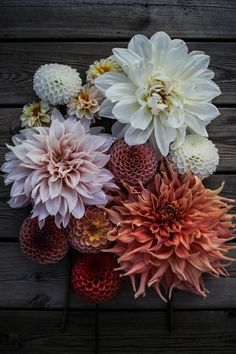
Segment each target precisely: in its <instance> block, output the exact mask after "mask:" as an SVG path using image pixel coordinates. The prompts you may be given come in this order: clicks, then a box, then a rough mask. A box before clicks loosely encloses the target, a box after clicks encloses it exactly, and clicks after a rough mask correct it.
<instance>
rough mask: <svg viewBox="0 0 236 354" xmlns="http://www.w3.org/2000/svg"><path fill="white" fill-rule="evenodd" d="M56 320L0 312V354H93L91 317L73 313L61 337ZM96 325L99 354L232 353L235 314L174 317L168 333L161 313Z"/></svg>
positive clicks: (114, 317) (54, 314) (41, 314)
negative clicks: (171, 328) (170, 331)
mask: <svg viewBox="0 0 236 354" xmlns="http://www.w3.org/2000/svg"><path fill="white" fill-rule="evenodd" d="M60 318H61V313H60V312H58V311H27V312H24V311H6V310H4V311H2V312H1V321H0V334H1V336H0V350H1V354H11V353H12V354H13V353H17V354H32V353H35V354H48V353H52V351H53V352H56V353H58V354H62V353H63V354H64V353H66V354H67V353H68V354H74V353H83V354H93V353H95V336H94V327H95V320H94V319H95V314H94V313H93V312H86V311H83V312H79V311H78V312H77V311H73V312H71V313H70V314H69V321H68V327H67V330H66V332H64V333H61V332H60V330H59V323H60ZM98 324H99V328H98V329H99V332H98V334H99V338H98V352H99V353H102V354H106V353H107V354H108V353H109V354H111V353H112V354H113V353H114V354H115V353H122V354H130V353H142V354H154V353H155V354H156V353H157V352H158V353H159V352H161V353H168V354H174V353H181V354H191V353H203V354H208V353H219V354H222V353H227V354H233V353H235V347H236V332H235V325H236V316H235V311H199V312H196V311H187V312H186V311H178V312H175V328H174V331H173V332H172V333H169V332H168V329H167V314H166V312H165V311H153V312H140V311H138V312H128V311H119V312H100V313H99V317H98ZM157 350H158V351H157Z"/></svg>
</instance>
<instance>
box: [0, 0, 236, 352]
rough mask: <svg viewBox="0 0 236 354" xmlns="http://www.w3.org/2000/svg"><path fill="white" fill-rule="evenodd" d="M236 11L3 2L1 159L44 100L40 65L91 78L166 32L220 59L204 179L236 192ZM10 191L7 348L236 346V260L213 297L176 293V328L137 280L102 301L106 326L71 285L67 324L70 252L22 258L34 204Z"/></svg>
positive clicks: (188, 4)
mask: <svg viewBox="0 0 236 354" xmlns="http://www.w3.org/2000/svg"><path fill="white" fill-rule="evenodd" d="M235 20H236V1H235V0H207V1H206V0H167V1H166V0H160V1H154V0H146V1H144V0H106V1H105V0H91V1H89V0H41V1H38V0H11V1H9V0H1V1H0V164H1V163H2V161H3V156H4V153H5V151H6V148H5V143H6V142H10V140H11V136H12V134H14V133H15V132H16V131H17V129H18V125H19V115H20V112H21V110H22V105H24V104H26V103H28V102H32V101H33V100H34V99H35V98H36V97H35V95H34V93H33V90H32V78H33V74H34V71H35V70H36V69H37V68H38V67H39V66H40V65H42V64H44V63H49V62H58V63H63V64H68V65H71V66H73V67H75V68H77V69H78V70H79V71H80V72H81V75H82V77H84V72H85V71H86V70H87V68H88V65H89V64H91V63H92V62H93V61H94V60H95V59H98V58H102V57H107V56H108V55H110V53H111V49H112V48H113V47H119V46H120V47H125V46H126V45H127V41H128V40H129V38H130V37H131V36H132V35H134V34H136V33H143V34H145V35H148V36H150V35H152V34H153V33H154V32H156V31H159V30H163V31H166V32H168V33H169V34H170V35H171V36H172V37H178V38H183V39H185V40H186V41H187V42H188V45H189V48H190V50H203V51H205V52H206V53H207V54H209V55H210V56H211V68H212V70H213V71H215V73H216V75H215V81H216V82H217V83H218V84H219V86H220V88H221V90H222V95H221V96H220V97H218V98H217V99H216V100H215V103H216V105H217V106H218V107H219V109H220V111H221V117H219V118H218V119H216V120H214V121H213V122H212V124H210V125H209V127H208V131H209V135H210V138H211V139H212V140H213V141H214V142H215V143H216V145H217V146H218V148H219V153H220V157H221V160H220V166H219V167H218V170H217V173H216V174H215V175H213V176H212V177H210V178H209V179H207V180H206V181H205V185H206V186H207V187H209V188H217V187H219V185H220V184H221V182H222V181H223V180H225V187H224V191H223V193H222V194H223V195H225V196H227V197H230V198H235V199H236V26H235ZM104 122H105V123H104V124H105V125H106V126H107V127H109V124H110V121H109V120H106V121H104ZM8 198H9V187H4V184H3V179H2V176H1V175H0V353H1V354H11V353H12V354H13V353H14V354H52V353H54V352H55V353H58V354H62V353H63V354H67V353H68V354H77V353H81V354H88V353H89V354H90V353H91V354H92V353H99V354H106V353H107V354H108V353H109V354H113V353H114V354H115V353H122V354H131V353H136V354H141V353H142V354H154V353H155V354H156V353H167V354H172V353H181V354H192V353H206V354H211V353H212V354H213V353H219V354H224V353H232V354H233V353H235V352H236V330H235V328H236V312H235V310H236V263H233V264H232V265H231V266H230V268H229V269H230V277H229V278H221V279H215V278H213V277H211V276H207V275H206V276H205V277H204V279H205V283H206V286H207V288H208V289H209V290H210V294H209V296H208V297H207V298H206V299H205V300H204V299H202V298H201V297H198V296H196V295H192V294H189V293H184V292H179V291H175V292H174V299H173V307H174V331H173V332H172V333H171V334H170V333H169V332H168V328H167V327H168V326H167V322H168V321H167V317H168V316H167V305H166V304H165V303H164V302H162V301H161V300H160V299H159V298H158V297H157V296H156V294H155V293H154V291H149V292H148V294H147V296H146V298H140V299H138V300H134V297H133V292H132V289H131V286H130V284H129V281H128V280H127V281H124V283H123V286H122V289H121V291H120V293H119V295H118V296H117V297H116V298H114V299H113V300H112V301H110V302H108V303H106V304H102V305H99V308H98V309H99V311H97V315H98V321H97V323H96V312H95V306H94V305H93V304H89V303H86V302H84V301H82V300H81V299H80V298H79V297H78V296H76V295H75V294H73V293H72V294H71V304H70V311H69V321H68V327H67V330H66V331H65V332H64V333H61V331H60V323H61V319H62V309H63V305H64V286H65V275H66V262H67V260H66V258H65V259H64V260H62V261H61V262H59V263H58V264H55V265H47V266H41V265H37V264H34V263H32V262H30V261H29V260H27V259H26V258H25V257H24V255H23V254H22V253H21V250H20V245H19V243H18V240H17V238H18V234H19V229H20V225H21V223H22V221H23V220H24V218H25V217H26V216H27V215H28V213H29V210H30V209H29V208H23V209H17V210H14V209H11V208H9V207H8V205H7V204H6V202H7V200H8ZM232 254H233V255H234V256H236V251H233V252H232ZM96 331H97V333H96ZM96 339H97V342H96Z"/></svg>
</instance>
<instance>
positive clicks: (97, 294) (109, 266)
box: [71, 253, 121, 303]
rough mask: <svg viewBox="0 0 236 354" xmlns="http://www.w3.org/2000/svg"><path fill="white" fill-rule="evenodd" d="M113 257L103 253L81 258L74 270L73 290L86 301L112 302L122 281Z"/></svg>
mask: <svg viewBox="0 0 236 354" xmlns="http://www.w3.org/2000/svg"><path fill="white" fill-rule="evenodd" d="M115 268H117V262H116V260H115V259H114V257H113V256H111V255H108V254H103V253H97V254H86V255H82V256H79V257H78V259H77V262H76V263H75V265H74V267H73V269H72V279H71V282H72V288H73V289H74V291H75V292H76V293H77V294H78V295H79V296H80V297H81V298H82V299H84V300H87V301H90V302H93V303H100V302H105V301H109V300H111V299H112V298H113V297H114V296H115V295H116V293H117V292H118V290H119V289H120V284H121V279H120V275H119V272H117V271H115V270H114V269H115Z"/></svg>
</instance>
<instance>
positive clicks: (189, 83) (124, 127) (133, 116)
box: [95, 32, 220, 156]
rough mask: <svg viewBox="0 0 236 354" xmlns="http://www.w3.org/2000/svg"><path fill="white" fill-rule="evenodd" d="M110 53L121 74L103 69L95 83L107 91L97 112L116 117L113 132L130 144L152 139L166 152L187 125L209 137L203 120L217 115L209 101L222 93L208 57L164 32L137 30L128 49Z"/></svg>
mask: <svg viewBox="0 0 236 354" xmlns="http://www.w3.org/2000/svg"><path fill="white" fill-rule="evenodd" d="M113 54H114V57H115V59H116V61H117V63H118V64H119V65H120V66H121V68H122V70H123V72H124V73H118V72H109V73H105V74H103V75H101V76H99V77H98V78H97V79H96V80H95V85H96V86H97V87H98V88H99V89H100V90H101V91H102V92H103V93H104V94H105V96H106V99H105V100H104V102H103V103H102V105H101V109H100V115H101V116H104V117H109V118H116V119H117V121H118V122H116V123H115V124H114V128H113V132H114V134H115V135H116V136H119V137H121V136H124V139H125V141H126V142H127V144H129V145H139V144H143V143H145V142H146V141H147V140H148V139H149V138H150V140H151V142H152V143H154V144H155V145H157V147H158V149H159V150H160V152H161V154H162V155H164V156H166V155H167V154H168V152H169V146H170V143H172V142H174V143H175V146H176V147H177V146H179V145H181V143H182V142H183V141H184V138H185V134H186V129H187V128H189V129H190V130H191V131H192V132H194V133H196V134H198V135H202V136H207V132H206V128H205V127H206V125H207V124H208V123H209V122H210V121H211V120H212V119H214V118H216V117H217V116H218V115H219V111H218V109H217V108H216V107H215V106H214V105H213V104H211V100H212V99H213V98H214V97H216V96H218V95H219V94H220V89H219V87H218V86H217V85H216V84H215V83H214V82H213V81H212V80H211V79H212V78H213V77H214V73H213V72H212V71H210V70H208V65H209V56H207V55H205V54H204V53H203V52H200V51H193V52H190V53H188V48H187V46H186V44H185V42H183V41H182V40H180V39H174V40H171V39H170V37H169V36H168V35H167V34H166V33H164V32H157V33H156V34H154V35H153V36H152V37H151V38H150V39H148V38H147V37H145V36H143V35H136V36H134V37H133V38H132V39H131V41H130V42H129V44H128V49H124V48H115V49H113Z"/></svg>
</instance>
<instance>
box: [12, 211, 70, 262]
mask: <svg viewBox="0 0 236 354" xmlns="http://www.w3.org/2000/svg"><path fill="white" fill-rule="evenodd" d="M19 240H20V244H21V249H22V251H23V253H24V254H25V255H26V256H27V257H28V258H29V259H31V260H32V261H34V262H36V263H42V264H46V263H56V262H58V261H60V260H61V259H62V258H63V257H64V256H65V255H66V253H67V251H68V249H69V242H68V237H67V232H66V230H65V229H58V228H57V227H56V225H55V223H54V220H53V218H52V217H48V218H47V219H46V222H45V224H44V227H43V228H42V229H40V228H39V225H38V220H37V219H36V218H33V219H31V218H27V219H25V221H24V222H23V224H22V226H21V230H20V237H19Z"/></svg>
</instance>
